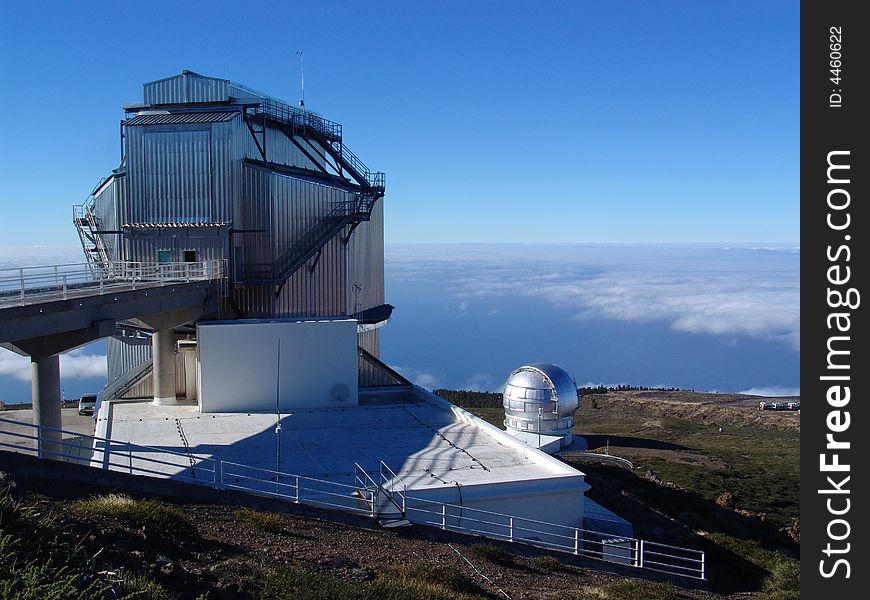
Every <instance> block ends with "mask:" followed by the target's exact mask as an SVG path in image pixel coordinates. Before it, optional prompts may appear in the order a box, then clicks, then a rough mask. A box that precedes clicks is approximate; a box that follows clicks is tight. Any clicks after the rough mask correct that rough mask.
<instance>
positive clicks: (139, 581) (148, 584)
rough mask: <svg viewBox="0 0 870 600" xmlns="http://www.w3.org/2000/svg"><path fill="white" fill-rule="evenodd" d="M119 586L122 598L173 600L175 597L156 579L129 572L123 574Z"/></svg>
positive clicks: (129, 599) (127, 599)
mask: <svg viewBox="0 0 870 600" xmlns="http://www.w3.org/2000/svg"><path fill="white" fill-rule="evenodd" d="M120 587H121V593H122V594H123V595H122V596H121V598H122V599H123V600H174V598H175V596H173V595H172V594H170V593H169V592H167V591H166V588H164V587H163V586H162V585H160V584H159V583H157V582H156V581H154V580H152V579H148V578H147V577H142V576H139V575H132V574H130V573H128V574H126V575H125V576H124V578H123V580H122V581H121V586H120Z"/></svg>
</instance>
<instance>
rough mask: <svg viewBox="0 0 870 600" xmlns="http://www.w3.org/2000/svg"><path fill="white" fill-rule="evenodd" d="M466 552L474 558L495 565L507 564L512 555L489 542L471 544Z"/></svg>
mask: <svg viewBox="0 0 870 600" xmlns="http://www.w3.org/2000/svg"><path fill="white" fill-rule="evenodd" d="M468 553H469V554H470V555H471V556H473V557H475V558H479V559H482V560H488V561H489V562H491V563H495V564H497V565H509V564H511V563H512V562H513V557H512V556H511V555H510V554H509V553H508V552H506V551H505V550H502V549H501V548H498V547H496V546H493V545H491V544H472V545H471V546H470V547H469V548H468Z"/></svg>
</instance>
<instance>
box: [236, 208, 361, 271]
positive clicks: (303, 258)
mask: <svg viewBox="0 0 870 600" xmlns="http://www.w3.org/2000/svg"><path fill="white" fill-rule="evenodd" d="M370 215H371V206H370V205H366V204H365V203H364V202H362V201H358V200H354V201H351V202H342V203H340V204H338V205H336V206H335V207H334V208H333V209H332V210H331V211H330V212H329V214H327V215H326V216H325V217H323V218H321V219H320V220H318V221H317V223H316V224H315V225H314V226H313V227H312V228H311V229H309V230H308V231H307V232H305V234H304V235H302V237H300V238H299V239H298V240H296V241H295V242H293V244H291V246H290V247H289V248H287V250H286V251H285V252H284V253H283V254H282V255H281V256H279V257H278V258H277V259H276V260H275V262H274V263H272V264H247V265H242V267H241V273H240V278H239V279H240V280H241V282H242V283H247V284H253V285H281V284H283V283H284V282H285V281H287V279H288V278H289V277H290V276H291V275H293V273H295V272H296V271H297V270H298V269H300V268H301V267H302V265H304V264H305V263H306V262H307V261H308V260H309V259H310V258H311V257H313V256H314V255H315V254H316V253H317V252H318V251H319V250H320V249H321V248H323V246H324V245H326V244H327V243H328V242H329V240H331V239H332V238H333V237H335V236H336V235H338V233H340V232H341V230H342V229H343V228H344V227H345V226H346V225H353V224H356V223H360V222H361V221H367V220H368V219H369V217H370Z"/></svg>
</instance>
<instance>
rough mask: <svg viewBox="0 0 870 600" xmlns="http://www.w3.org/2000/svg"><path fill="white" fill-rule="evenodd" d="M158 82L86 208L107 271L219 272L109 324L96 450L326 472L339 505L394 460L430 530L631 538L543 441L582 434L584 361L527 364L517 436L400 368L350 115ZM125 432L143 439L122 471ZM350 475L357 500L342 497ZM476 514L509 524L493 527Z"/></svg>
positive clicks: (191, 470)
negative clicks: (385, 353) (581, 531)
mask: <svg viewBox="0 0 870 600" xmlns="http://www.w3.org/2000/svg"><path fill="white" fill-rule="evenodd" d="M143 95H144V99H143V102H140V103H136V104H127V105H125V106H124V111H125V118H124V119H123V120H122V121H121V128H120V132H121V163H120V166H119V167H118V168H117V169H115V170H114V171H112V173H110V174H109V176H108V177H107V178H106V179H104V180H103V181H101V182H100V183H99V185H97V186H96V188H95V189H94V191H93V193H92V194H91V195H90V196H89V197H88V199H87V200H86V202H85V203H84V204H83V205H81V206H79V207H76V210H75V212H74V220H75V225H76V227H77V228H78V231H79V234H80V237H81V240H82V244H83V248H84V251H85V254H86V256H87V257H88V261H89V264H90V266H91V269H92V270H93V272H94V273H95V274H102V275H106V276H109V277H110V276H112V275H113V274H114V273H116V272H117V270H118V269H119V268H123V269H124V273H125V278H126V279H127V280H129V279H131V278H130V273H131V272H132V273H133V276H132V281H133V283H134V284H135V282H136V280H137V279H136V269H137V268H140V267H141V268H144V267H142V265H157V269H158V270H159V269H162V268H165V269H167V270H171V271H172V272H173V273H176V274H178V273H181V274H182V279H183V275H184V274H185V273H186V274H189V275H191V276H201V275H202V274H203V271H204V270H208V269H217V271H216V272H215V273H217V274H216V275H215V274H213V275H212V276H209V277H206V279H208V280H209V281H210V282H211V283H210V284H209V285H212V287H211V288H209V289H210V290H211V291H209V292H208V293H207V294H204V295H203V298H202V302H201V303H200V304H196V303H194V304H193V305H187V306H186V307H185V308H183V309H179V308H174V309H171V310H170V309H167V308H163V307H162V305H161V304H160V302H157V301H153V302H152V304H150V305H148V306H149V307H150V308H149V309H148V310H147V311H145V310H143V311H142V312H141V314H139V313H137V316H136V317H135V318H125V319H119V318H116V319H114V320H111V319H109V320H108V321H109V322H110V325H111V330H110V334H111V335H110V337H109V340H108V367H109V368H108V373H109V382H108V385H107V387H106V389H104V390H103V392H102V393H101V395H100V405H99V408H98V411H97V415H96V422H97V427H96V435H97V436H99V437H100V438H103V439H104V440H110V441H107V442H99V443H97V442H95V446H94V451H93V458H92V461H93V462H94V463H101V464H102V465H103V466H104V467H105V468H112V469H120V470H125V471H126V470H129V471H130V472H131V473H132V472H134V470H135V469H137V468H141V469H143V470H146V472H148V473H151V474H154V475H158V476H163V477H170V478H182V479H185V478H186V479H191V478H193V479H197V478H198V477H199V478H202V477H203V472H205V473H207V474H208V475H207V476H208V477H213V478H214V485H216V486H218V485H219V486H221V487H224V488H234V489H247V490H252V489H253V490H254V491H257V492H261V493H270V494H273V495H278V496H279V497H282V498H283V497H290V498H292V497H293V496H292V494H293V493H295V494H296V496H295V499H296V501H299V497H300V489H301V486H302V484H301V483H300V482H302V481H305V482H308V484H309V485H313V486H314V487H313V488H310V489H309V490H308V491H309V493H311V490H312V489H313V490H314V492H313V493H315V494H322V499H323V498H325V499H326V500H324V501H323V502H324V503H325V504H327V505H334V504H335V503H336V502H339V500H338V499H336V498H340V502H345V503H347V502H350V503H354V502H357V498H358V496H359V493H362V494H363V496H364V494H365V493H370V492H371V490H372V489H373V488H372V486H370V485H369V484H368V483H366V481H369V480H370V478H371V473H376V472H379V473H380V476H381V479H382V480H381V482H380V483H379V484H378V485H376V486H375V488H377V489H382V490H386V491H387V492H391V493H393V492H394V493H396V494H398V492H399V491H401V498H402V500H401V504H402V507H401V508H402V510H401V513H402V515H403V516H404V517H406V518H407V519H408V520H410V521H412V522H421V523H429V524H433V523H434V524H436V525H439V526H441V527H446V526H448V525H451V524H467V523H472V524H473V523H477V525H475V527H477V531H478V532H486V531H487V528H488V527H496V526H498V527H502V528H504V527H506V526H508V525H506V523H508V521H509V523H510V525H509V527H510V536H511V539H513V536H517V537H522V536H526V537H530V536H531V535H533V534H532V533H529V531H531V529H526V530H523V529H522V528H519V529H517V530H516V531H514V525H513V524H514V518H517V519H520V518H523V519H527V520H528V521H529V523H533V522H534V523H537V522H538V521H533V520H535V519H539V518H540V517H541V515H546V518H547V521H548V523H550V524H552V526H553V527H573V528H579V527H584V526H585V525H587V524H590V523H591V524H594V525H595V529H596V530H597V531H605V532H610V533H612V534H614V535H630V534H631V525H630V524H628V523H627V522H625V521H624V520H622V519H620V518H619V517H617V516H616V515H613V514H612V513H610V512H608V511H607V510H605V509H603V508H602V507H600V506H598V505H596V504H595V503H594V502H592V501H590V500H588V499H586V498H585V493H586V491H587V490H588V489H589V485H588V484H587V483H586V481H585V476H584V474H583V473H582V472H580V471H578V470H576V469H574V468H572V467H570V466H568V465H566V464H565V463H563V462H561V461H559V460H557V459H556V458H554V457H551V456H549V455H548V454H546V453H545V452H541V451H539V450H538V447H539V446H541V447H544V446H545V448H544V449H546V450H552V449H558V448H560V447H563V446H566V445H568V444H570V443H571V428H572V427H573V413H574V411H575V410H576V408H577V406H578V400H577V390H576V386H575V385H574V382H573V380H572V379H571V378H570V376H568V375H567V374H566V373H565V372H564V371H562V370H561V369H559V368H558V367H555V366H554V365H542V364H534V365H529V366H527V367H522V368H521V369H518V370H517V371H515V372H514V373H513V374H512V375H511V377H510V380H509V381H508V385H507V386H506V388H505V395H504V402H505V408H506V412H507V415H506V416H507V418H506V421H505V424H506V425H507V426H508V428H509V430H508V431H507V432H506V431H503V430H501V429H499V428H497V427H495V426H493V425H490V424H489V423H486V422H485V421H483V420H482V419H479V418H477V417H475V416H474V415H471V414H470V413H468V412H466V411H464V410H462V409H460V408H458V407H456V406H453V405H451V404H449V403H448V402H446V401H444V400H442V399H441V398H439V397H437V396H435V395H433V394H431V393H430V392H428V391H427V390H424V389H422V388H420V387H417V386H414V385H412V384H411V383H410V382H408V381H407V380H406V379H404V378H403V377H402V376H401V375H400V374H398V373H396V372H395V371H394V370H392V369H391V368H390V367H389V366H387V365H385V364H384V363H383V362H381V361H380V359H379V356H380V348H379V343H380V340H379V334H380V332H379V328H380V327H381V326H383V325H384V324H385V323H386V322H387V320H388V319H389V317H390V315H391V311H392V308H393V307H392V306H390V305H389V304H386V302H385V298H384V246H383V239H384V218H383V215H384V206H383V204H384V194H385V178H384V174H383V173H380V172H376V171H372V170H370V169H369V168H368V167H366V166H365V164H364V163H363V162H362V161H361V160H360V159H359V158H357V157H356V155H354V154H353V153H352V152H351V151H350V150H349V149H348V147H347V146H346V144H345V141H344V136H343V131H342V126H341V125H340V124H338V123H336V122H334V121H331V120H328V119H326V118H324V117H322V116H320V115H318V114H316V113H313V112H311V111H308V110H304V109H302V108H296V107H294V106H291V105H289V104H287V103H285V102H282V101H280V100H278V99H276V98H273V97H271V96H269V95H267V94H264V93H261V92H258V91H256V90H253V89H251V88H248V87H246V86H243V85H240V84H237V83H233V82H231V81H228V80H225V79H216V78H212V77H204V76H201V75H197V74H196V73H192V72H190V71H183V72H182V73H181V74H179V75H175V76H173V77H169V78H166V79H161V80H158V81H153V82H150V83H146V84H145V85H144V94H143ZM215 265H218V266H215ZM176 279H177V277H176ZM101 281H102V279H101ZM137 293H138V292H137ZM153 293H155V294H156V292H153ZM191 293H192V292H191ZM141 295H144V296H147V295H148V290H142V291H141ZM142 301H143V302H144V301H145V300H142ZM161 302H162V300H161ZM143 306H145V305H144V304H143ZM530 436H531V437H534V438H536V439H538V440H540V441H542V442H544V443H537V442H536V443H534V444H532V443H530V441H529V439H526V438H529V437H530ZM115 440H122V441H123V442H125V443H128V444H130V445H133V444H135V445H136V447H137V448H139V449H140V450H139V452H138V453H137V454H136V455H135V456H134V455H133V454H130V456H129V457H128V460H127V462H125V463H124V465H120V466H118V465H115V464H114V463H112V462H111V452H110V450H111V446H112V444H113V443H114V441H115ZM103 443H105V445H101V444H103ZM128 447H130V446H128ZM217 465H220V467H218V466H217ZM264 474H265V475H264ZM219 479H220V481H219ZM246 482H247V483H246ZM251 482H255V483H251ZM288 482H289V483H288ZM293 482H295V488H294V487H293ZM312 482H314V483H312ZM318 482H319V483H318ZM245 485H247V486H248V487H243V486H245ZM252 486H253V487H252ZM257 486H260V487H257ZM282 486H283V487H282ZM318 486H320V487H318ZM330 486H332V487H330ZM335 486H344V488H342V489H346V490H351V491H353V493H352V494H347V493H341V494H338V493H335V492H328V491H327V489H334V487H335ZM294 490H295V491H294ZM288 494H289V496H288ZM397 497H398V496H395V497H394V498H397ZM372 498H374V496H372ZM327 500H328V501H327ZM330 502H331V503H332V504H330ZM439 502H440V503H442V504H440V505H438V504H437V503H439ZM371 504H372V505H374V504H375V501H374V499H372V501H371ZM433 506H440V508H437V509H433V508H432V507H433ZM372 510H374V508H372ZM472 510H477V511H478V513H477V514H478V515H488V514H498V515H501V516H505V515H508V517H506V518H508V521H505V523H502V524H500V525H496V524H494V523H492V522H487V520H486V519H485V518H480V519H478V521H473V517H472V515H471V513H469V511H472ZM486 511H490V512H486ZM487 523H489V524H487ZM462 526H463V527H464V526H465V525H462ZM468 527H472V525H468ZM529 527H531V526H529ZM535 527H537V525H535ZM523 531H525V533H523ZM538 533H540V532H538ZM535 535H537V534H535ZM553 535H556V534H555V533H553ZM573 535H575V534H574V533H572V534H571V536H573ZM562 537H564V536H562ZM569 537H570V536H569ZM560 539H561V538H560ZM568 543H569V544H574V545H576V544H579V543H580V542H579V541H577V540H576V539H575V538H574V537H570V539H569V540H568Z"/></svg>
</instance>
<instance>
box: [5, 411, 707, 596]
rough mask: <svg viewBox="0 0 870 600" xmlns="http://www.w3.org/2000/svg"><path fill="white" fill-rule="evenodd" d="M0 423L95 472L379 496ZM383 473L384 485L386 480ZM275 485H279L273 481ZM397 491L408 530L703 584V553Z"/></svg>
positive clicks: (320, 496) (359, 508) (325, 499)
mask: <svg viewBox="0 0 870 600" xmlns="http://www.w3.org/2000/svg"><path fill="white" fill-rule="evenodd" d="M0 423H9V424H12V425H17V426H25V427H30V428H31V429H35V430H37V435H27V434H25V433H20V432H15V431H3V433H4V434H5V435H9V436H13V437H19V438H24V439H30V440H36V441H37V446H39V448H38V449H34V448H25V447H22V446H17V445H15V444H10V443H7V442H3V441H0V447H2V448H11V449H13V450H15V451H18V452H29V453H33V452H39V453H41V454H43V455H54V456H60V457H62V458H65V459H67V460H69V459H71V458H72V456H71V454H70V455H65V454H64V453H63V452H58V451H57V450H52V449H50V448H46V447H42V446H49V445H51V444H55V445H57V446H63V447H70V448H78V449H80V450H85V451H87V452H89V453H90V455H89V457H88V458H87V461H84V460H82V457H81V456H79V457H78V459H77V460H78V462H86V463H87V464H89V465H90V466H100V467H101V468H103V469H106V470H109V469H110V468H112V470H119V471H127V472H129V473H130V474H140V473H145V474H152V475H158V476H164V477H165V476H169V477H175V478H183V479H186V480H187V481H189V482H190V483H195V484H198V485H209V486H212V487H215V488H218V489H228V490H238V491H242V492H245V493H249V494H256V495H265V496H269V497H274V498H278V499H282V500H287V501H292V502H295V503H301V504H308V505H312V506H324V507H330V508H335V509H338V510H342V511H346V512H352V513H357V514H366V515H369V516H372V517H376V516H377V508H378V507H377V497H378V493H379V492H380V491H384V492H385V493H387V490H386V488H385V487H384V485H383V484H378V483H377V482H375V481H374V480H373V479H372V478H371V476H370V475H369V473H368V472H367V471H365V469H363V468H362V467H360V466H359V464H357V463H354V466H355V468H356V470H357V474H356V479H357V482H358V485H348V484H343V483H338V482H335V481H327V480H325V479H317V478H313V477H307V476H303V475H298V474H293V473H285V472H281V471H278V470H273V469H265V468H262V467H254V466H250V465H245V464H242V463H235V462H230V461H222V460H219V459H215V458H211V457H200V456H195V455H189V454H187V453H182V452H175V451H172V450H167V449H164V448H157V447H152V446H143V445H140V444H132V443H130V442H119V441H115V440H111V439H108V438H101V437H99V436H92V435H84V434H79V433H76V432H72V431H68V430H64V429H60V428H56V427H48V426H40V425H33V424H31V423H24V422H20V421H14V420H11V419H5V418H2V417H0ZM44 431H54V432H59V433H61V434H70V435H72V436H74V438H76V439H88V440H91V443H90V444H89V445H83V444H81V443H78V442H75V441H68V440H63V439H61V440H48V443H47V444H40V443H39V442H40V440H41V439H42V435H43V432H44ZM101 444H102V445H101ZM134 449H135V450H136V453H135V454H134V452H133V451H134ZM143 453H161V454H163V455H168V456H177V457H178V458H179V459H181V460H179V462H178V463H175V462H168V461H166V460H160V459H159V458H154V457H149V456H143ZM191 456H195V458H196V459H197V460H198V461H199V462H198V463H196V464H194V465H190V464H189V463H188V459H189V458H191ZM118 457H120V460H121V462H116V461H114V460H113V458H118ZM125 461H126V462H125ZM137 463H138V464H137ZM142 463H144V464H145V465H151V464H156V465H167V466H170V467H173V468H175V469H179V471H178V472H176V473H167V472H166V471H158V470H154V469H150V468H146V467H145V466H143V464H142ZM209 467H210V468H209ZM188 469H190V472H191V473H192V474H193V477H192V478H188V477H186V476H185V475H184V473H185V471H187V470H188ZM196 469H200V470H202V471H203V472H205V473H211V475H212V477H211V481H208V480H203V479H201V478H197V477H196V476H195V472H196ZM240 471H242V472H240ZM360 472H361V473H362V474H363V475H362V477H360V475H359V473H360ZM387 474H389V475H390V476H391V477H392V479H390V480H388V479H386V475H387ZM380 477H381V479H382V480H384V483H386V482H387V481H399V482H401V480H400V479H399V477H398V476H397V475H396V473H395V472H394V471H393V470H392V469H390V467H389V466H388V465H387V464H386V463H384V462H383V461H380ZM282 479H284V481H281V480H282ZM402 487H403V491H402V492H401V494H402V500H403V506H402V511H403V515H404V517H405V518H406V519H407V520H408V521H410V522H413V523H418V524H425V525H431V526H435V527H439V528H441V529H444V530H452V531H457V532H461V533H467V534H468V533H470V534H475V535H481V536H485V537H488V538H494V539H502V540H505V541H509V542H516V543H522V544H526V545H531V546H538V547H542V548H547V549H550V550H556V551H560V552H567V553H571V554H574V555H578V556H586V557H591V558H595V559H598V560H604V561H608V562H612V563H619V564H623V565H626V566H631V567H636V568H643V569H648V570H653V571H658V572H662V573H667V574H671V575H679V576H682V577H686V578H692V579H699V580H706V578H707V572H706V567H707V564H706V553H705V552H704V551H702V550H696V549H693V548H684V547H680V546H674V545H669V544H662V543H658V542H650V541H646V540H640V539H637V538H633V537H628V536H620V535H618V534H612V533H608V532H602V531H594V530H589V529H584V528H581V527H570V526H567V525H561V524H558V523H548V522H546V521H540V520H537V519H531V518H528V517H519V516H515V515H509V514H505V513H497V512H494V511H489V510H485V509H480V508H474V507H470V506H459V505H455V504H449V503H446V502H440V501H437V500H429V499H427V498H423V497H420V496H415V495H407V490H405V489H404V483H402ZM361 488H362V489H361ZM273 490H274V491H273ZM282 490H292V492H293V493H292V494H288V493H284V492H282ZM360 502H362V504H360ZM429 507H431V508H429Z"/></svg>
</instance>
